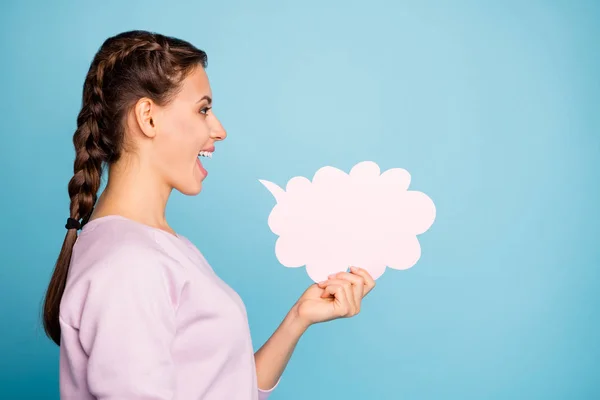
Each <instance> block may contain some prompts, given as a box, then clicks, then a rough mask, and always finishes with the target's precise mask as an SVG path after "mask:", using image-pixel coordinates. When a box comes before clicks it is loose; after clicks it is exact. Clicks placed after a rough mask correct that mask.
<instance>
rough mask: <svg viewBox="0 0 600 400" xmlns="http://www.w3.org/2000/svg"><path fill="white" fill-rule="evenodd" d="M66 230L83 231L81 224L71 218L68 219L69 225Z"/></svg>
mask: <svg viewBox="0 0 600 400" xmlns="http://www.w3.org/2000/svg"><path fill="white" fill-rule="evenodd" d="M65 228H67V229H77V230H79V229H81V224H80V223H79V221H77V220H76V219H74V218H71V217H69V218H67V224H66V225H65Z"/></svg>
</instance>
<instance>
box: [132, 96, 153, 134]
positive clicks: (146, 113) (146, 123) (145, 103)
mask: <svg viewBox="0 0 600 400" xmlns="http://www.w3.org/2000/svg"><path fill="white" fill-rule="evenodd" d="M156 111H157V106H156V104H155V103H154V102H153V101H152V100H151V99H149V98H147V97H144V98H142V99H140V100H138V102H137V103H136V104H135V108H134V113H135V119H136V121H137V124H138V126H139V127H140V130H141V131H142V133H143V134H144V135H145V136H147V137H149V138H153V137H154V136H156V122H155V121H154V119H153V114H156Z"/></svg>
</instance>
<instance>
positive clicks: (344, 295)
mask: <svg viewBox="0 0 600 400" xmlns="http://www.w3.org/2000/svg"><path fill="white" fill-rule="evenodd" d="M374 287H375V280H374V279H373V278H372V277H371V275H370V274H369V273H368V272H367V271H365V270H364V269H361V268H355V267H351V268H350V272H339V273H337V274H333V275H331V276H329V279H328V280H326V281H324V282H320V283H318V284H314V285H311V286H310V287H309V288H308V289H307V290H306V291H305V292H304V293H303V294H302V296H301V297H300V298H299V299H298V301H297V302H296V304H295V306H294V308H295V312H296V315H297V317H298V318H299V319H300V320H301V321H303V323H305V324H306V326H309V325H312V324H316V323H319V322H325V321H330V320H333V319H337V318H349V317H352V316H354V315H356V314H358V313H359V312H360V308H361V302H362V299H363V298H364V297H365V296H366V295H367V294H368V293H369V292H370V291H371V290H372V289H373V288H374Z"/></svg>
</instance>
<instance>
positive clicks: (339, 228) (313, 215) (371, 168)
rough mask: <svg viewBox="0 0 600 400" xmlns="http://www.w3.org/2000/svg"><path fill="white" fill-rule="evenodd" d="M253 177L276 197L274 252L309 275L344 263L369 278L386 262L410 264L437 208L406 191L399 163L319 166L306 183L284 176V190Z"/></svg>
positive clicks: (319, 275)
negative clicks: (383, 166)
mask: <svg viewBox="0 0 600 400" xmlns="http://www.w3.org/2000/svg"><path fill="white" fill-rule="evenodd" d="M259 181H260V182H261V183H262V184H263V185H264V186H265V187H266V188H267V189H268V190H269V191H270V192H271V194H272V195H273V196H274V197H275V199H276V201H277V204H276V205H275V207H274V208H273V210H272V211H271V213H270V215H269V219H268V224H269V228H270V229H271V231H272V232H273V233H275V234H276V235H278V236H279V238H278V239H277V242H276V244H275V255H276V256H277V259H278V260H279V262H280V263H281V264H282V265H284V266H286V267H290V268H294V267H302V266H306V271H307V273H308V275H309V277H310V278H311V279H312V280H313V281H315V282H319V281H322V280H325V279H327V277H328V276H329V275H330V274H332V273H335V272H340V271H346V270H347V269H348V267H350V266H357V267H361V268H364V269H366V270H367V271H369V273H370V274H371V275H372V276H373V278H375V279H377V278H379V277H380V276H381V275H382V274H383V273H384V272H385V269H386V267H389V268H393V269H398V270H404V269H408V268H410V267H412V266H414V265H415V264H416V262H417V261H418V260H419V258H420V257H421V246H420V244H419V241H418V239H417V235H420V234H422V233H424V232H425V231H427V230H428V229H429V228H430V227H431V225H432V224H433V221H434V219H435V215H436V209H435V205H434V204H433V201H432V200H431V199H430V198H429V197H428V196H427V195H425V194H424V193H422V192H419V191H409V190H408V186H409V184H410V181H411V177H410V174H409V173H408V172H407V171H406V170H405V169H402V168H392V169H389V170H387V171H385V172H383V173H381V174H380V169H379V166H378V165H377V164H376V163H374V162H372V161H364V162H361V163H358V164H356V165H355V166H354V167H353V168H352V169H351V170H350V173H349V174H346V173H345V172H343V171H341V170H339V169H337V168H334V167H329V166H327V167H323V168H321V169H319V170H318V171H317V172H316V173H315V175H314V177H313V180H312V182H311V181H310V180H308V179H307V178H305V177H301V176H297V177H294V178H292V179H290V180H289V181H288V183H287V186H286V189H285V191H284V190H283V189H282V188H280V187H279V186H277V185H276V184H274V183H272V182H269V181H265V180H259Z"/></svg>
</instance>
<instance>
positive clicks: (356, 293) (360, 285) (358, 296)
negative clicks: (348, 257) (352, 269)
mask: <svg viewBox="0 0 600 400" xmlns="http://www.w3.org/2000/svg"><path fill="white" fill-rule="evenodd" d="M329 278H332V279H345V280H347V281H349V282H350V283H351V284H352V291H353V300H354V305H355V307H356V308H357V312H358V311H360V303H361V300H362V298H363V296H364V291H365V278H363V277H362V276H360V275H355V274H351V273H349V272H338V273H337V274H333V275H331V276H330V277H329Z"/></svg>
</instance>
